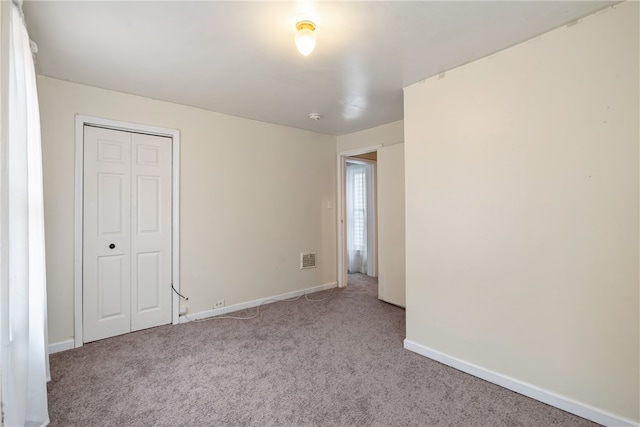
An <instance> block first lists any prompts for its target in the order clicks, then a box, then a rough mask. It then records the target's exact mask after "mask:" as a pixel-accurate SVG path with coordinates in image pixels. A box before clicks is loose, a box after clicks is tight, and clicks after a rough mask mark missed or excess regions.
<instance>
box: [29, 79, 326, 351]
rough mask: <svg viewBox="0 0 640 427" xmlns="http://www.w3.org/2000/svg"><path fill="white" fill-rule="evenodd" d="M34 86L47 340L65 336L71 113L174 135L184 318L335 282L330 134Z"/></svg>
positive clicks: (84, 90)
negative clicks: (177, 137) (312, 258)
mask: <svg viewBox="0 0 640 427" xmlns="http://www.w3.org/2000/svg"><path fill="white" fill-rule="evenodd" d="M38 89H39V96H40V110H41V116H42V117H41V118H42V143H43V156H44V181H45V185H44V194H45V221H46V224H45V225H46V239H47V255H48V259H47V282H48V299H49V341H50V342H51V343H55V342H61V341H64V340H68V339H70V338H72V337H73V335H74V330H73V242H74V150H75V128H74V126H75V114H76V113H78V114H84V115H90V116H97V117H102V118H107V119H112V120H121V121H127V122H134V123H140V124H145V125H152V126H159V127H166V128H172V129H179V130H180V132H181V152H180V156H181V161H180V168H181V169H180V191H181V195H180V197H181V206H180V233H181V247H180V264H181V277H180V279H181V291H182V293H183V294H185V295H187V296H188V297H189V301H188V302H186V306H187V307H188V309H189V312H190V313H195V312H200V311H205V310H210V309H211V308H213V303H214V301H217V300H220V299H225V300H226V305H227V306H229V305H233V304H238V303H241V302H247V301H251V300H254V299H258V298H263V297H268V296H273V295H278V294H282V293H285V292H290V291H295V290H300V289H305V288H309V287H312V286H316V285H321V284H325V283H331V282H335V280H336V261H335V260H336V252H335V248H336V239H335V235H336V233H335V230H336V228H335V227H336V225H335V209H327V202H328V201H331V202H334V201H335V191H336V180H335V177H336V172H335V167H336V165H335V137H331V136H326V135H320V134H315V133H312V132H307V131H302V130H298V129H293V128H287V127H283V126H277V125H273V124H268V123H263V122H257V121H252V120H247V119H242V118H238V117H232V116H227V115H223V114H217V113H213V112H208V111H204V110H200V109H197V108H190V107H186V106H181V105H176V104H170V103H166V102H160V101H154V100H150V99H146V98H142V97H137V96H132V95H126V94H122V93H118V92H112V91H107V90H102V89H97V88H93V87H88V86H82V85H78V84H72V83H67V82H63V81H60V80H54V79H50V78H46V77H39V78H38ZM307 251H317V253H318V268H317V269H308V270H300V269H299V254H300V252H307ZM184 304H185V303H184V302H183V305H184Z"/></svg>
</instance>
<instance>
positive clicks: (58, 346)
mask: <svg viewBox="0 0 640 427" xmlns="http://www.w3.org/2000/svg"><path fill="white" fill-rule="evenodd" d="M74 344H75V343H74V340H73V339H69V340H66V341H61V342H54V343H52V344H49V354H53V353H59V352H61V351H66V350H72V349H73V348H74V347H75V345H74Z"/></svg>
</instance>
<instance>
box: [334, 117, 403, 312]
mask: <svg viewBox="0 0 640 427" xmlns="http://www.w3.org/2000/svg"><path fill="white" fill-rule="evenodd" d="M403 142H404V124H403V121H402V120H399V121H397V122H393V123H389V124H386V125H382V126H378V127H375V128H371V129H367V130H364V131H360V132H355V133H351V134H348V135H343V136H339V137H338V138H337V142H336V149H337V151H338V152H345V151H351V150H358V149H360V148H367V147H373V146H377V145H381V147H379V148H378V150H377V178H378V180H377V183H378V297H379V298H380V299H382V300H383V301H387V302H390V303H392V304H396V305H399V306H402V307H404V306H405V298H404V294H405V274H404V144H402V143H403Z"/></svg>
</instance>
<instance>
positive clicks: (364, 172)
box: [341, 150, 378, 295]
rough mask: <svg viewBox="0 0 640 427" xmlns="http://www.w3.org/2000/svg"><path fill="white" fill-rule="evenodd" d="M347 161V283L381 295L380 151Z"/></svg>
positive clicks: (344, 268)
mask: <svg viewBox="0 0 640 427" xmlns="http://www.w3.org/2000/svg"><path fill="white" fill-rule="evenodd" d="M343 161H344V163H343V164H344V168H343V172H344V173H343V175H342V186H341V187H342V195H343V203H342V210H343V216H342V223H343V231H344V234H343V236H344V241H343V243H342V246H343V251H344V252H343V253H344V256H343V257H342V260H343V265H342V271H344V272H345V273H346V274H345V276H346V281H345V283H344V285H353V286H357V287H364V288H369V289H370V290H371V291H372V292H375V294H376V295H377V293H378V279H377V276H378V261H377V259H378V238H377V234H378V233H377V227H378V224H377V179H376V162H377V151H375V150H373V151H368V152H364V153H359V154H353V155H349V156H344V159H343ZM344 285H343V286H344Z"/></svg>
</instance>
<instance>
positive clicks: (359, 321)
mask: <svg viewBox="0 0 640 427" xmlns="http://www.w3.org/2000/svg"><path fill="white" fill-rule="evenodd" d="M349 281H350V285H349V286H348V287H347V288H346V289H336V290H332V291H324V292H320V293H317V294H313V295H310V296H309V297H310V298H311V297H313V298H321V297H323V296H327V295H329V294H330V293H331V297H330V298H329V299H327V300H325V301H320V302H312V301H308V300H306V299H304V298H301V299H298V300H297V301H293V302H282V303H275V304H269V305H265V306H263V307H262V313H261V315H260V316H259V317H257V318H255V319H253V320H212V321H206V322H202V323H189V324H184V325H178V326H162V327H158V328H153V329H149V330H145V331H140V332H135V333H131V334H127V335H123V336H119V337H114V338H110V339H106V340H102V341H98V342H95V343H91V344H86V345H85V346H83V347H81V348H79V349H75V350H69V351H66V352H62V353H57V354H53V355H51V376H52V381H51V382H50V383H49V413H50V417H51V425H52V426H152V425H153V426H408V425H415V426H536V427H540V426H593V425H595V424H593V423H591V422H589V421H587V420H584V419H582V418H578V417H576V416H573V415H571V414H568V413H566V412H563V411H561V410H559V409H556V408H553V407H550V406H547V405H545V404H543V403H539V402H537V401H535V400H532V399H529V398H527V397H524V396H521V395H519V394H516V393H513V392H511V391H509V390H506V389H503V388H501V387H498V386H496V385H493V384H490V383H488V382H485V381H483V380H480V379H477V378H475V377H472V376H470V375H467V374H464V373H462V372H460V371H457V370H455V369H453V368H449V367H447V366H444V365H442V364H440V363H437V362H434V361H431V360H429V359H427V358H425V357H422V356H419V355H417V354H414V353H412V352H409V351H407V350H404V349H403V348H402V340H403V339H404V333H405V329H404V324H405V313H404V310H402V309H401V308H398V307H395V306H393V305H389V304H386V303H384V302H381V301H379V300H378V299H377V297H376V295H377V284H376V282H375V280H371V279H369V278H367V277H366V276H362V275H350V277H349ZM250 312H251V310H247V311H246V313H250Z"/></svg>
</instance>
